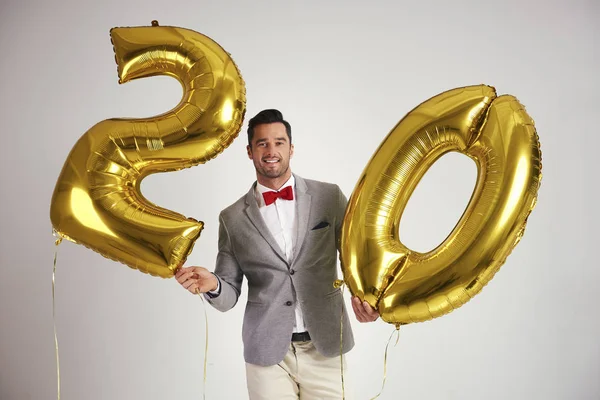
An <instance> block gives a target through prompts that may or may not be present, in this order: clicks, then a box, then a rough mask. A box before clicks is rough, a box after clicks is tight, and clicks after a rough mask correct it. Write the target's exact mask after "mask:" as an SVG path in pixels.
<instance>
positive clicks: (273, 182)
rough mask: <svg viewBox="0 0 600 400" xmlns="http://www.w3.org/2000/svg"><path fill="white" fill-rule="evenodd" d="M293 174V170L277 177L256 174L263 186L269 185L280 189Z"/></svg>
mask: <svg viewBox="0 0 600 400" xmlns="http://www.w3.org/2000/svg"><path fill="white" fill-rule="evenodd" d="M291 176H292V171H290V170H288V172H287V173H286V174H284V175H281V176H278V177H277V178H269V177H267V176H263V175H258V174H257V175H256V180H257V181H258V183H260V184H261V185H263V186H266V187H268V188H269V189H273V190H279V189H281V187H282V186H283V184H284V183H286V182H287V181H288V179H290V177H291Z"/></svg>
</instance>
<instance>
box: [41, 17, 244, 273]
mask: <svg viewBox="0 0 600 400" xmlns="http://www.w3.org/2000/svg"><path fill="white" fill-rule="evenodd" d="M153 25H154V26H151V27H127V28H113V29H111V31H110V36H111V40H112V43H113V46H114V51H115V60H116V63H117V66H118V75H119V83H125V82H127V81H130V80H132V79H137V78H144V77H150V76H154V75H167V76H171V77H174V78H176V79H177V80H178V81H179V82H180V83H181V85H182V87H183V97H182V99H181V101H180V103H179V104H178V105H177V106H176V107H175V108H174V109H172V110H171V111H168V112H166V113H164V114H161V115H158V116H155V117H152V118H141V119H108V120H104V121H101V122H99V123H97V124H96V125H94V126H93V127H92V128H91V129H90V130H88V131H87V132H86V133H85V134H84V135H83V136H82V137H81V138H80V139H79V141H78V142H77V143H76V144H75V146H74V147H73V149H72V150H71V153H70V154H69V156H68V158H67V160H66V161H65V164H64V167H63V169H62V172H61V173H60V176H59V178H58V181H57V183H56V187H55V190H54V194H53V196H52V202H51V207H50V219H51V221H52V225H53V227H54V229H55V231H56V232H57V233H58V234H59V235H60V236H61V237H64V238H66V239H68V240H71V241H73V242H75V243H79V244H83V245H84V246H87V247H89V248H90V249H92V250H94V251H97V252H98V253H100V254H102V255H104V256H106V257H108V258H111V259H114V260H116V261H120V262H122V263H124V264H126V265H129V266H130V267H132V268H136V269H138V270H140V271H142V272H145V273H149V274H151V275H156V276H160V277H163V278H166V277H171V276H172V275H173V273H174V271H175V270H176V269H177V268H178V267H179V266H181V265H182V264H183V263H184V262H185V260H186V258H187V256H188V255H189V253H190V252H191V250H192V247H193V245H194V242H195V240H196V239H197V238H198V237H199V235H200V232H201V230H202V228H203V223H202V222H199V221H196V220H194V219H192V218H186V217H185V216H183V215H181V214H178V213H176V212H174V211H170V210H167V209H164V208H160V207H158V206H157V205H155V204H153V203H151V202H150V201H149V200H148V199H146V198H144V196H143V195H142V193H141V192H140V183H141V181H142V179H143V178H144V177H146V176H148V175H150V174H153V173H157V172H169V171H176V170H180V169H182V168H187V167H192V166H195V165H198V164H201V163H204V162H206V161H208V160H210V159H212V158H214V157H216V156H217V155H219V154H220V153H221V152H222V151H223V150H224V149H225V148H226V147H227V146H229V145H230V144H231V142H232V141H233V140H234V139H235V138H236V137H237V135H238V133H239V131H240V129H241V126H242V122H243V119H244V114H245V110H246V90H245V84H244V81H243V79H242V77H241V75H240V72H239V71H238V68H237V66H236V65H235V63H234V62H233V60H232V59H231V57H230V55H229V54H228V53H227V52H226V51H225V50H224V49H223V48H221V47H220V46H219V45H218V44H217V43H215V42H214V41H213V40H211V39H210V38H208V37H206V36H204V35H202V34H200V33H197V32H194V31H191V30H188V29H183V28H177V27H162V26H157V25H158V24H157V23H153Z"/></svg>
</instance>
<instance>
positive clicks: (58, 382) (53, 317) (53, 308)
mask: <svg viewBox="0 0 600 400" xmlns="http://www.w3.org/2000/svg"><path fill="white" fill-rule="evenodd" d="M61 242H62V238H58V239H56V241H55V242H54V244H55V246H56V247H55V249H54V266H53V268H52V323H53V325H54V353H55V354H56V390H57V392H56V397H57V398H58V400H60V361H59V359H58V336H57V335H56V296H55V286H56V258H57V256H58V245H59V244H60V243H61Z"/></svg>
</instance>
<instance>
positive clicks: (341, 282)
mask: <svg viewBox="0 0 600 400" xmlns="http://www.w3.org/2000/svg"><path fill="white" fill-rule="evenodd" d="M333 287H335V288H339V287H341V288H342V299H343V298H344V281H342V280H340V279H338V280H336V281H335V282H334V283H333ZM343 339H344V302H343V300H342V313H341V314H340V377H341V379H342V400H345V399H346V387H345V385H344V341H343Z"/></svg>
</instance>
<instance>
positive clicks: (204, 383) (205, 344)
mask: <svg viewBox="0 0 600 400" xmlns="http://www.w3.org/2000/svg"><path fill="white" fill-rule="evenodd" d="M196 294H197V295H198V297H200V300H201V301H202V309H203V310H204V326H205V329H206V334H205V338H206V340H205V341H204V380H203V384H202V398H203V399H206V365H207V363H208V314H207V313H206V303H205V302H204V296H202V294H201V293H200V291H199V290H198V289H196Z"/></svg>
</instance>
